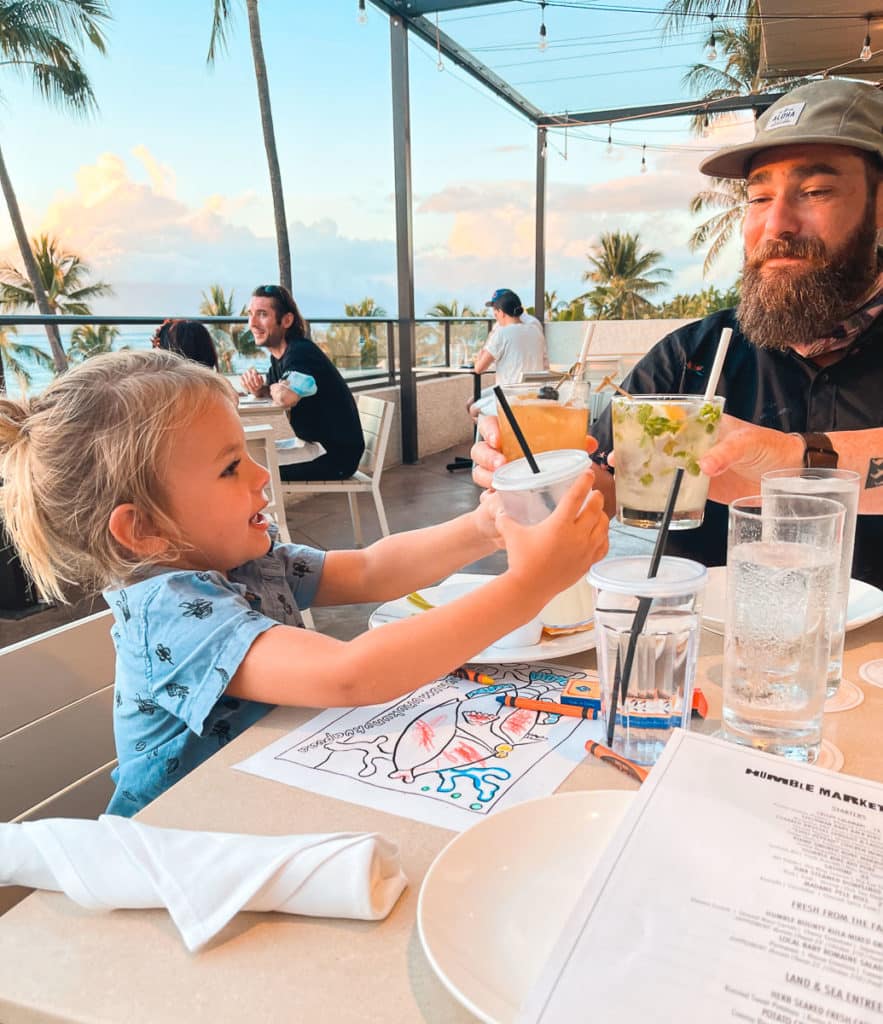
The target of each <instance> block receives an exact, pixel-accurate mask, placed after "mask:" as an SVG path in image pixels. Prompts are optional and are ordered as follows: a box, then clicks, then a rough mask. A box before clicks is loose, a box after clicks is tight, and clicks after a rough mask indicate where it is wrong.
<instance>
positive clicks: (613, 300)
mask: <svg viewBox="0 0 883 1024" xmlns="http://www.w3.org/2000/svg"><path fill="white" fill-rule="evenodd" d="M587 259H588V261H589V263H590V264H591V265H592V268H593V269H590V270H587V271H586V272H585V273H584V274H583V280H584V281H592V282H594V284H595V285H596V287H595V288H594V290H593V291H591V292H586V293H585V294H584V295H579V296H577V299H576V300H574V301H585V302H588V303H590V304H591V306H592V311H593V312H594V314H595V316H596V317H597V319H599V320H639V319H641V318H642V317H646V316H649V315H650V314H652V313H653V311H654V307H653V303H652V302H651V301H650V300H649V299H648V298H647V296H648V295H655V294H656V293H657V292H658V291H659V290H660V289H661V288H664V287H665V280H664V279H665V278H667V277H669V276H670V275H671V271H670V270H668V269H667V268H666V267H658V266H657V264H658V263H659V261H660V260H661V259H662V253H661V252H659V251H658V250H657V249H648V250H647V251H646V252H641V242H640V237H639V235H638V234H637V232H636V233H635V234H631V233H630V232H628V231H609V232H604V233H603V234H602V235H601V240H600V242H599V244H598V245H596V246H594V247H593V249H592V251H591V252H590V253H588V255H587Z"/></svg>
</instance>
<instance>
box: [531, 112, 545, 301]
mask: <svg viewBox="0 0 883 1024" xmlns="http://www.w3.org/2000/svg"><path fill="white" fill-rule="evenodd" d="M535 218H536V251H535V252H534V289H533V291H534V310H535V312H536V315H537V319H538V320H545V311H546V129H545V128H537V198H536V211H535Z"/></svg>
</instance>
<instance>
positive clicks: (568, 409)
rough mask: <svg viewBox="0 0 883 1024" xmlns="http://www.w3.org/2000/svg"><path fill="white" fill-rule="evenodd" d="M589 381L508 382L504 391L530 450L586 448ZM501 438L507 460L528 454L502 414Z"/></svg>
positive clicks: (499, 417) (500, 418)
mask: <svg viewBox="0 0 883 1024" xmlns="http://www.w3.org/2000/svg"><path fill="white" fill-rule="evenodd" d="M589 386H590V385H589V384H588V382H587V381H583V380H565V381H562V382H561V383H560V384H559V386H558V387H557V388H555V387H552V386H551V385H545V386H543V385H540V384H504V385H503V394H504V395H505V396H506V401H507V402H508V403H509V407H510V408H511V410H512V412H513V414H514V416H515V419H516V420H517V422H518V426H519V427H521V432H522V433H523V434H524V436H525V438H526V440H527V443H528V445H529V447H530V450H531V451H532V452H533V453H534V454H536V453H537V452H550V451H556V450H558V449H562V448H576V449H578V450H580V451H584V450H585V446H586V434H587V432H588V426H589V399H590V392H589ZM497 418H498V420H499V422H500V440H501V445H502V450H503V454H504V455H505V456H506V461H507V462H514V461H515V459H520V458H521V457H522V455H523V454H524V453H523V452H522V450H521V446H520V445H519V444H518V441H517V440H516V439H515V435H514V434H513V433H512V427H511V426H510V425H509V421H508V420H507V419H506V417H505V416H503V415H502V413H500V414H499V415H498V417H497Z"/></svg>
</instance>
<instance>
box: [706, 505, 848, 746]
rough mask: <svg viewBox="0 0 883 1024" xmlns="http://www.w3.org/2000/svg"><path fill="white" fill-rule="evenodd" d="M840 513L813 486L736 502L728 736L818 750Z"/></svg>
mask: <svg viewBox="0 0 883 1024" xmlns="http://www.w3.org/2000/svg"><path fill="white" fill-rule="evenodd" d="M843 519H844V513H843V506H842V505H841V504H840V502H837V501H831V500H830V499H829V498H817V497H815V496H811V495H797V494H765V495H763V496H761V495H756V496H754V497H749V498H739V499H738V500H737V501H734V502H733V503H732V504H731V505H730V519H729V530H728V535H727V605H726V618H725V623H724V669H723V723H722V724H723V729H722V735H723V736H724V738H726V739H729V740H733V741H735V742H736V743H742V744H744V745H746V746H751V747H755V748H757V749H759V750H766V751H768V752H770V753H773V754H782V755H784V756H785V757H790V758H793V759H794V760H798V761H805V762H807V763H810V762H813V761H815V760H816V758H817V757H818V754H819V749H820V746H821V742H822V711H823V708H824V703H825V689H826V684H827V678H828V657H829V654H830V650H831V633H832V623H833V621H834V616H833V615H832V613H831V608H832V605H833V604H834V603H835V599H836V596H837V588H838V582H837V581H838V574H839V571H840V550H841V544H842V536H843Z"/></svg>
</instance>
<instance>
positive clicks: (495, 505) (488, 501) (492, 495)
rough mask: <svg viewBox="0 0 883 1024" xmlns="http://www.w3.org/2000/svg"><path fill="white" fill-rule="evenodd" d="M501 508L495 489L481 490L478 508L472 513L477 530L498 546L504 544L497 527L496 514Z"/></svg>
mask: <svg viewBox="0 0 883 1024" xmlns="http://www.w3.org/2000/svg"><path fill="white" fill-rule="evenodd" d="M502 510H503V503H502V502H501V501H500V496H499V494H497V492H496V491H482V492H481V497H480V498H479V499H478V508H477V509H476V510H475V511H474V512H473V513H472V515H473V518H474V520H475V526H476V528H477V529H478V532H479V533H480V534H481V536H482V537H487V539H488V540H489V541H491V542H492V543H493V544H494V545H495V546H496V547H498V548H503V547H505V546H506V542H505V541H504V540H503V535H502V534H501V533H500V531H499V530H498V529H497V515H498V514H499V513H500V512H501V511H502Z"/></svg>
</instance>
